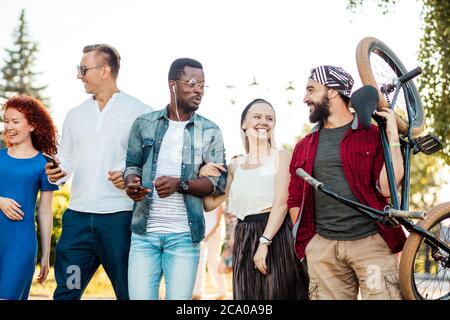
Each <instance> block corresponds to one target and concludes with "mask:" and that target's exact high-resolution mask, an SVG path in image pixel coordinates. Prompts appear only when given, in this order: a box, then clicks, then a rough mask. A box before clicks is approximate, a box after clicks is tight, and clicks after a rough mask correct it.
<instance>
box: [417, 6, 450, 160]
mask: <svg viewBox="0 0 450 320" xmlns="http://www.w3.org/2000/svg"><path fill="white" fill-rule="evenodd" d="M423 3H424V10H423V19H424V30H423V31H424V32H423V37H422V39H421V43H420V51H419V61H420V62H421V67H422V69H423V73H422V75H421V76H420V77H419V89H420V93H421V98H422V101H423V102H424V107H425V114H426V117H427V125H428V126H429V127H430V129H431V130H430V131H431V133H433V134H435V135H436V136H437V137H438V138H439V139H440V140H441V141H442V142H443V143H444V146H445V149H444V151H443V152H440V153H439V154H440V155H441V158H442V159H443V160H444V161H445V162H446V163H447V164H449V165H450V125H449V122H450V92H449V91H450V45H449V43H450V1H442V0H423Z"/></svg>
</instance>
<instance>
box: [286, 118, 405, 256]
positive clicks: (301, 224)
mask: <svg viewBox="0 0 450 320" xmlns="http://www.w3.org/2000/svg"><path fill="white" fill-rule="evenodd" d="M318 142H319V132H318V130H315V131H313V132H312V133H310V134H308V135H307V136H305V137H304V138H303V139H301V140H300V141H299V142H298V143H297V145H296V146H295V149H294V153H293V155H292V160H291V164H290V168H289V171H290V173H291V180H290V183H289V198H288V207H289V209H290V208H294V207H300V214H299V216H298V218H297V221H296V223H295V226H294V237H295V252H296V254H297V256H298V257H299V258H300V259H303V258H304V257H305V248H306V245H307V244H308V242H309V241H310V240H311V238H312V237H313V236H314V235H315V233H316V223H315V216H314V214H315V209H314V189H313V188H312V187H311V186H310V185H309V184H308V183H306V182H305V181H304V180H303V179H302V178H299V177H298V176H297V175H296V174H295V171H296V170H297V169H298V168H302V169H303V170H305V171H306V172H307V173H308V174H310V175H313V174H312V172H313V168H314V159H315V157H316V152H317V146H318ZM340 153H341V161H342V167H343V169H344V174H345V178H346V179H347V182H348V185H349V187H350V189H351V191H352V192H353V194H354V195H355V197H356V198H357V199H358V201H359V202H361V203H362V204H365V205H367V206H370V207H372V208H375V209H378V210H383V208H384V207H385V206H386V204H387V201H386V199H385V198H384V197H383V195H382V194H381V191H380V189H379V187H378V179H379V176H380V172H381V169H382V168H383V164H384V159H383V148H382V144H381V140H380V136H379V132H378V127H377V126H374V125H372V126H371V128H370V129H364V128H363V127H362V126H361V125H358V119H357V117H356V118H355V121H354V122H353V125H352V128H350V129H349V130H348V131H347V132H346V133H345V135H344V138H343V139H342V141H341V143H340ZM377 224H378V232H379V233H380V235H381V236H382V237H383V239H384V240H385V241H386V243H387V244H388V246H389V248H390V249H391V251H392V253H397V252H400V251H402V249H403V245H404V243H405V240H406V236H405V233H404V232H403V229H402V228H401V227H400V226H399V227H387V226H385V225H383V224H381V223H377Z"/></svg>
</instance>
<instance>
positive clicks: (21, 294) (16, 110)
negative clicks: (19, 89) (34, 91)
mask: <svg viewBox="0 0 450 320" xmlns="http://www.w3.org/2000/svg"><path fill="white" fill-rule="evenodd" d="M3 118H4V133H3V137H4V140H5V142H6V144H7V146H8V148H5V149H0V299H14V300H25V299H27V298H28V293H29V291H30V286H31V281H32V279H33V275H34V270H35V265H36V255H37V240H36V226H35V216H34V212H35V208H36V201H37V195H38V192H39V191H40V192H41V198H40V203H39V208H38V214H37V217H38V224H39V228H40V232H41V244H42V259H41V261H40V266H41V271H40V274H39V276H38V279H37V281H38V283H43V282H44V281H45V279H46V278H47V274H48V272H49V269H50V265H49V256H50V240H51V231H52V226H53V215H52V198H53V191H54V190H57V189H58V188H57V187H56V186H54V185H52V184H50V183H49V182H48V180H47V176H46V174H45V169H44V167H45V164H46V160H45V158H44V157H43V155H42V153H47V154H50V155H54V154H56V148H57V133H56V128H55V126H54V124H53V121H52V119H51V117H50V114H49V113H48V111H47V109H46V108H45V107H44V106H43V104H42V103H41V102H40V101H38V100H36V99H33V98H31V97H28V96H15V97H13V98H11V99H9V100H8V101H6V103H5V106H4V116H3Z"/></svg>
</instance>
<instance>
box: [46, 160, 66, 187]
mask: <svg viewBox="0 0 450 320" xmlns="http://www.w3.org/2000/svg"><path fill="white" fill-rule="evenodd" d="M45 174H46V175H47V176H48V179H49V180H50V181H51V182H53V183H55V182H56V181H58V180H59V179H61V178H63V177H65V176H67V172H64V171H62V170H61V167H56V168H55V167H54V166H53V163H51V162H47V164H46V165H45Z"/></svg>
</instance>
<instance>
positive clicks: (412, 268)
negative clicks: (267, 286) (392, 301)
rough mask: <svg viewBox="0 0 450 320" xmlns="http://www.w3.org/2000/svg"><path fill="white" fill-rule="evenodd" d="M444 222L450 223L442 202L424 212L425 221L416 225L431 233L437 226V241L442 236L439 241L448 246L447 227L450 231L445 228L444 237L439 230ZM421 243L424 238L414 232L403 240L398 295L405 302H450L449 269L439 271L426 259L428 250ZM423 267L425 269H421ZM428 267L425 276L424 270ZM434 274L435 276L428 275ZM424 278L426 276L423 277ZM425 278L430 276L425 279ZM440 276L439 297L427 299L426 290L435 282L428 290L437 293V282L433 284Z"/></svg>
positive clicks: (449, 205)
mask: <svg viewBox="0 0 450 320" xmlns="http://www.w3.org/2000/svg"><path fill="white" fill-rule="evenodd" d="M445 219H449V220H448V221H446V222H450V202H445V203H443V204H440V205H438V206H436V207H433V208H432V209H430V210H429V211H428V212H427V218H426V219H425V220H422V221H421V222H419V223H418V225H420V226H421V227H422V228H424V229H426V230H428V231H431V230H432V229H433V228H435V227H437V226H438V224H439V227H440V228H441V229H439V231H438V232H439V238H441V237H440V235H441V234H442V235H444V239H442V238H441V240H443V241H444V242H446V243H447V244H450V223H449V227H446V228H448V231H447V233H445V229H442V221H443V220H445ZM439 227H437V228H439ZM442 230H444V231H442ZM434 231H436V230H434ZM423 240H424V238H423V237H422V236H421V235H419V234H418V233H414V232H411V234H410V235H409V237H408V239H407V240H406V243H405V246H404V248H403V253H402V257H401V260H400V267H399V272H400V275H399V283H400V292H401V294H402V296H403V298H404V299H407V300H435V299H442V300H450V266H449V265H448V264H447V265H446V266H442V268H441V265H440V262H436V261H435V260H434V259H433V258H432V257H431V256H429V251H427V247H428V246H427V244H426V243H425V242H424V241H423ZM428 248H429V247H428ZM424 253H425V254H426V256H427V258H425V260H426V262H425V261H422V260H421V258H420V257H421V256H423V254H424ZM433 263H434V264H433ZM441 264H442V263H441ZM422 265H423V268H424V269H422ZM427 267H428V272H427V270H426V268H427ZM440 268H441V269H440ZM420 271H425V272H420ZM436 271H437V272H436ZM433 272H434V273H435V274H433V275H431V274H432V273H433ZM416 273H417V279H416ZM423 274H425V276H424V275H423ZM426 275H430V276H429V277H427V276H426ZM439 275H441V276H442V278H443V280H442V284H441V285H442V286H441V287H440V292H438V295H435V296H429V289H430V285H431V284H432V283H433V282H432V281H434V284H433V286H431V287H432V288H433V289H434V288H437V289H439V283H436V281H437V280H438V279H435V280H433V277H438V276H439ZM419 280H420V282H419ZM427 280H430V282H429V284H428V285H427V284H426V283H424V281H427ZM419 286H421V288H419Z"/></svg>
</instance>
